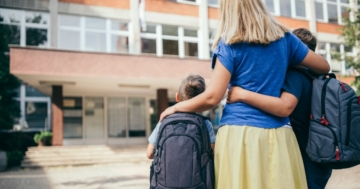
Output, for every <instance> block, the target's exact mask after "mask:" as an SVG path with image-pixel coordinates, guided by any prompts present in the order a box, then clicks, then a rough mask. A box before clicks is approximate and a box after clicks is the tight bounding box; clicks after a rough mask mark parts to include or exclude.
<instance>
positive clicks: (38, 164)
mask: <svg viewBox="0 0 360 189" xmlns="http://www.w3.org/2000/svg"><path fill="white" fill-rule="evenodd" d="M126 162H132V163H140V162H146V163H149V166H150V163H151V160H148V159H144V158H141V159H137V158H132V159H117V160H111V159H110V160H107V159H106V160H86V161H84V160H82V161H71V162H27V163H21V167H23V168H41V167H59V166H78V165H94V164H105V163H126Z"/></svg>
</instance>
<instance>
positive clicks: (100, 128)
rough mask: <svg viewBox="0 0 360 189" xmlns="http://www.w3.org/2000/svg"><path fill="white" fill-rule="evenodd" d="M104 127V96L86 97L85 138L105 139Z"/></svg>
mask: <svg viewBox="0 0 360 189" xmlns="http://www.w3.org/2000/svg"><path fill="white" fill-rule="evenodd" d="M104 130H105V127H104V98H102V97H85V136H84V137H85V138H88V139H103V138H104V135H105V134H104V133H105V131H104Z"/></svg>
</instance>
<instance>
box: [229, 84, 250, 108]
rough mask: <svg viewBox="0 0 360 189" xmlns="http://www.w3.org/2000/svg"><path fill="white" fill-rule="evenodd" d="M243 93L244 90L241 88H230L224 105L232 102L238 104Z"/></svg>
mask: <svg viewBox="0 0 360 189" xmlns="http://www.w3.org/2000/svg"><path fill="white" fill-rule="evenodd" d="M245 92H246V90H245V89H243V88H241V87H238V86H234V87H231V88H230V90H229V91H228V96H227V98H226V103H228V104H231V103H234V102H240V101H241V100H242V98H243V97H244V95H245Z"/></svg>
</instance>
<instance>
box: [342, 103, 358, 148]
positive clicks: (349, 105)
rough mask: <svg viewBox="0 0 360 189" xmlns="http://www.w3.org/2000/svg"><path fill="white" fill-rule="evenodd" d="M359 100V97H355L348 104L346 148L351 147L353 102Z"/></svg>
mask: <svg viewBox="0 0 360 189" xmlns="http://www.w3.org/2000/svg"><path fill="white" fill-rule="evenodd" d="M357 99H358V97H354V98H352V99H350V100H349V101H348V104H347V105H348V110H347V111H348V112H347V125H346V127H347V128H346V140H345V145H346V146H349V142H350V129H351V127H350V125H351V109H352V107H351V105H352V103H353V101H354V100H357Z"/></svg>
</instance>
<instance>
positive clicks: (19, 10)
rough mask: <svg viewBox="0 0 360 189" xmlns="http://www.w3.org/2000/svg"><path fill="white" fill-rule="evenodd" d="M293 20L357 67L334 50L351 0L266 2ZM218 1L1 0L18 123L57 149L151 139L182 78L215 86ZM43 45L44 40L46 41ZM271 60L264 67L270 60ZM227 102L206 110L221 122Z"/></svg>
mask: <svg viewBox="0 0 360 189" xmlns="http://www.w3.org/2000/svg"><path fill="white" fill-rule="evenodd" d="M264 2H265V4H266V6H267V7H268V9H269V11H270V12H271V13H272V14H273V15H274V16H275V18H276V19H277V20H279V21H280V22H281V23H283V24H284V25H286V26H288V27H289V28H292V29H295V28H299V27H304V28H308V29H310V30H311V31H312V32H313V33H314V34H316V35H317V38H318V41H319V43H318V48H317V52H318V53H320V54H321V55H323V56H324V57H326V59H327V60H328V61H329V63H330V65H331V69H332V70H331V71H332V72H334V73H336V74H337V75H338V76H341V78H343V79H344V81H345V82H347V83H351V80H352V79H353V77H345V76H355V75H356V74H357V73H355V72H354V70H353V69H352V68H348V67H347V65H346V62H344V61H336V60H333V59H332V57H331V52H332V51H337V52H340V53H342V54H345V53H346V54H348V55H352V54H354V53H355V52H354V50H353V49H351V48H348V47H346V46H344V45H343V44H342V43H343V40H342V39H341V38H340V37H339V36H340V31H339V29H340V28H341V27H342V24H343V23H342V18H343V17H344V16H348V14H347V12H346V8H348V7H351V6H357V5H356V4H355V1H354V2H353V1H350V0H264ZM218 7H219V5H218V0H101V1H100V0H98V1H97V0H22V1H9V0H0V16H1V18H2V19H0V24H2V25H6V26H7V28H8V31H7V32H9V35H10V36H12V38H11V44H12V46H11V48H10V72H11V73H12V74H14V75H15V76H16V77H17V78H19V79H20V80H21V81H22V83H23V84H22V85H21V87H20V88H19V90H18V97H17V101H18V102H19V106H20V109H21V119H20V120H19V124H20V125H21V126H22V127H23V128H24V129H28V130H51V131H52V132H53V136H54V137H53V145H87V144H109V145H115V144H117V145H123V144H145V143H146V142H147V137H148V136H149V135H150V133H151V128H152V127H154V125H155V124H156V122H157V121H158V115H159V112H160V113H161V112H162V111H163V110H164V109H165V108H166V107H168V106H169V105H172V104H174V103H175V98H174V95H175V93H176V91H177V89H178V87H179V85H180V82H181V80H182V78H183V77H184V76H185V75H186V74H188V73H197V74H200V75H202V76H203V77H204V78H206V81H207V82H209V80H210V76H211V68H210V59H211V54H212V52H211V48H210V47H211V45H212V40H211V33H212V32H213V31H214V30H215V29H216V28H217V18H218ZM39 41H40V42H39ZM264 64H265V63H264ZM222 106H223V103H220V104H219V105H218V107H216V108H214V109H212V110H210V111H207V112H205V115H207V116H209V117H210V118H211V120H212V122H213V124H214V125H215V126H217V125H218V123H219V118H220V117H221V110H222Z"/></svg>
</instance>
